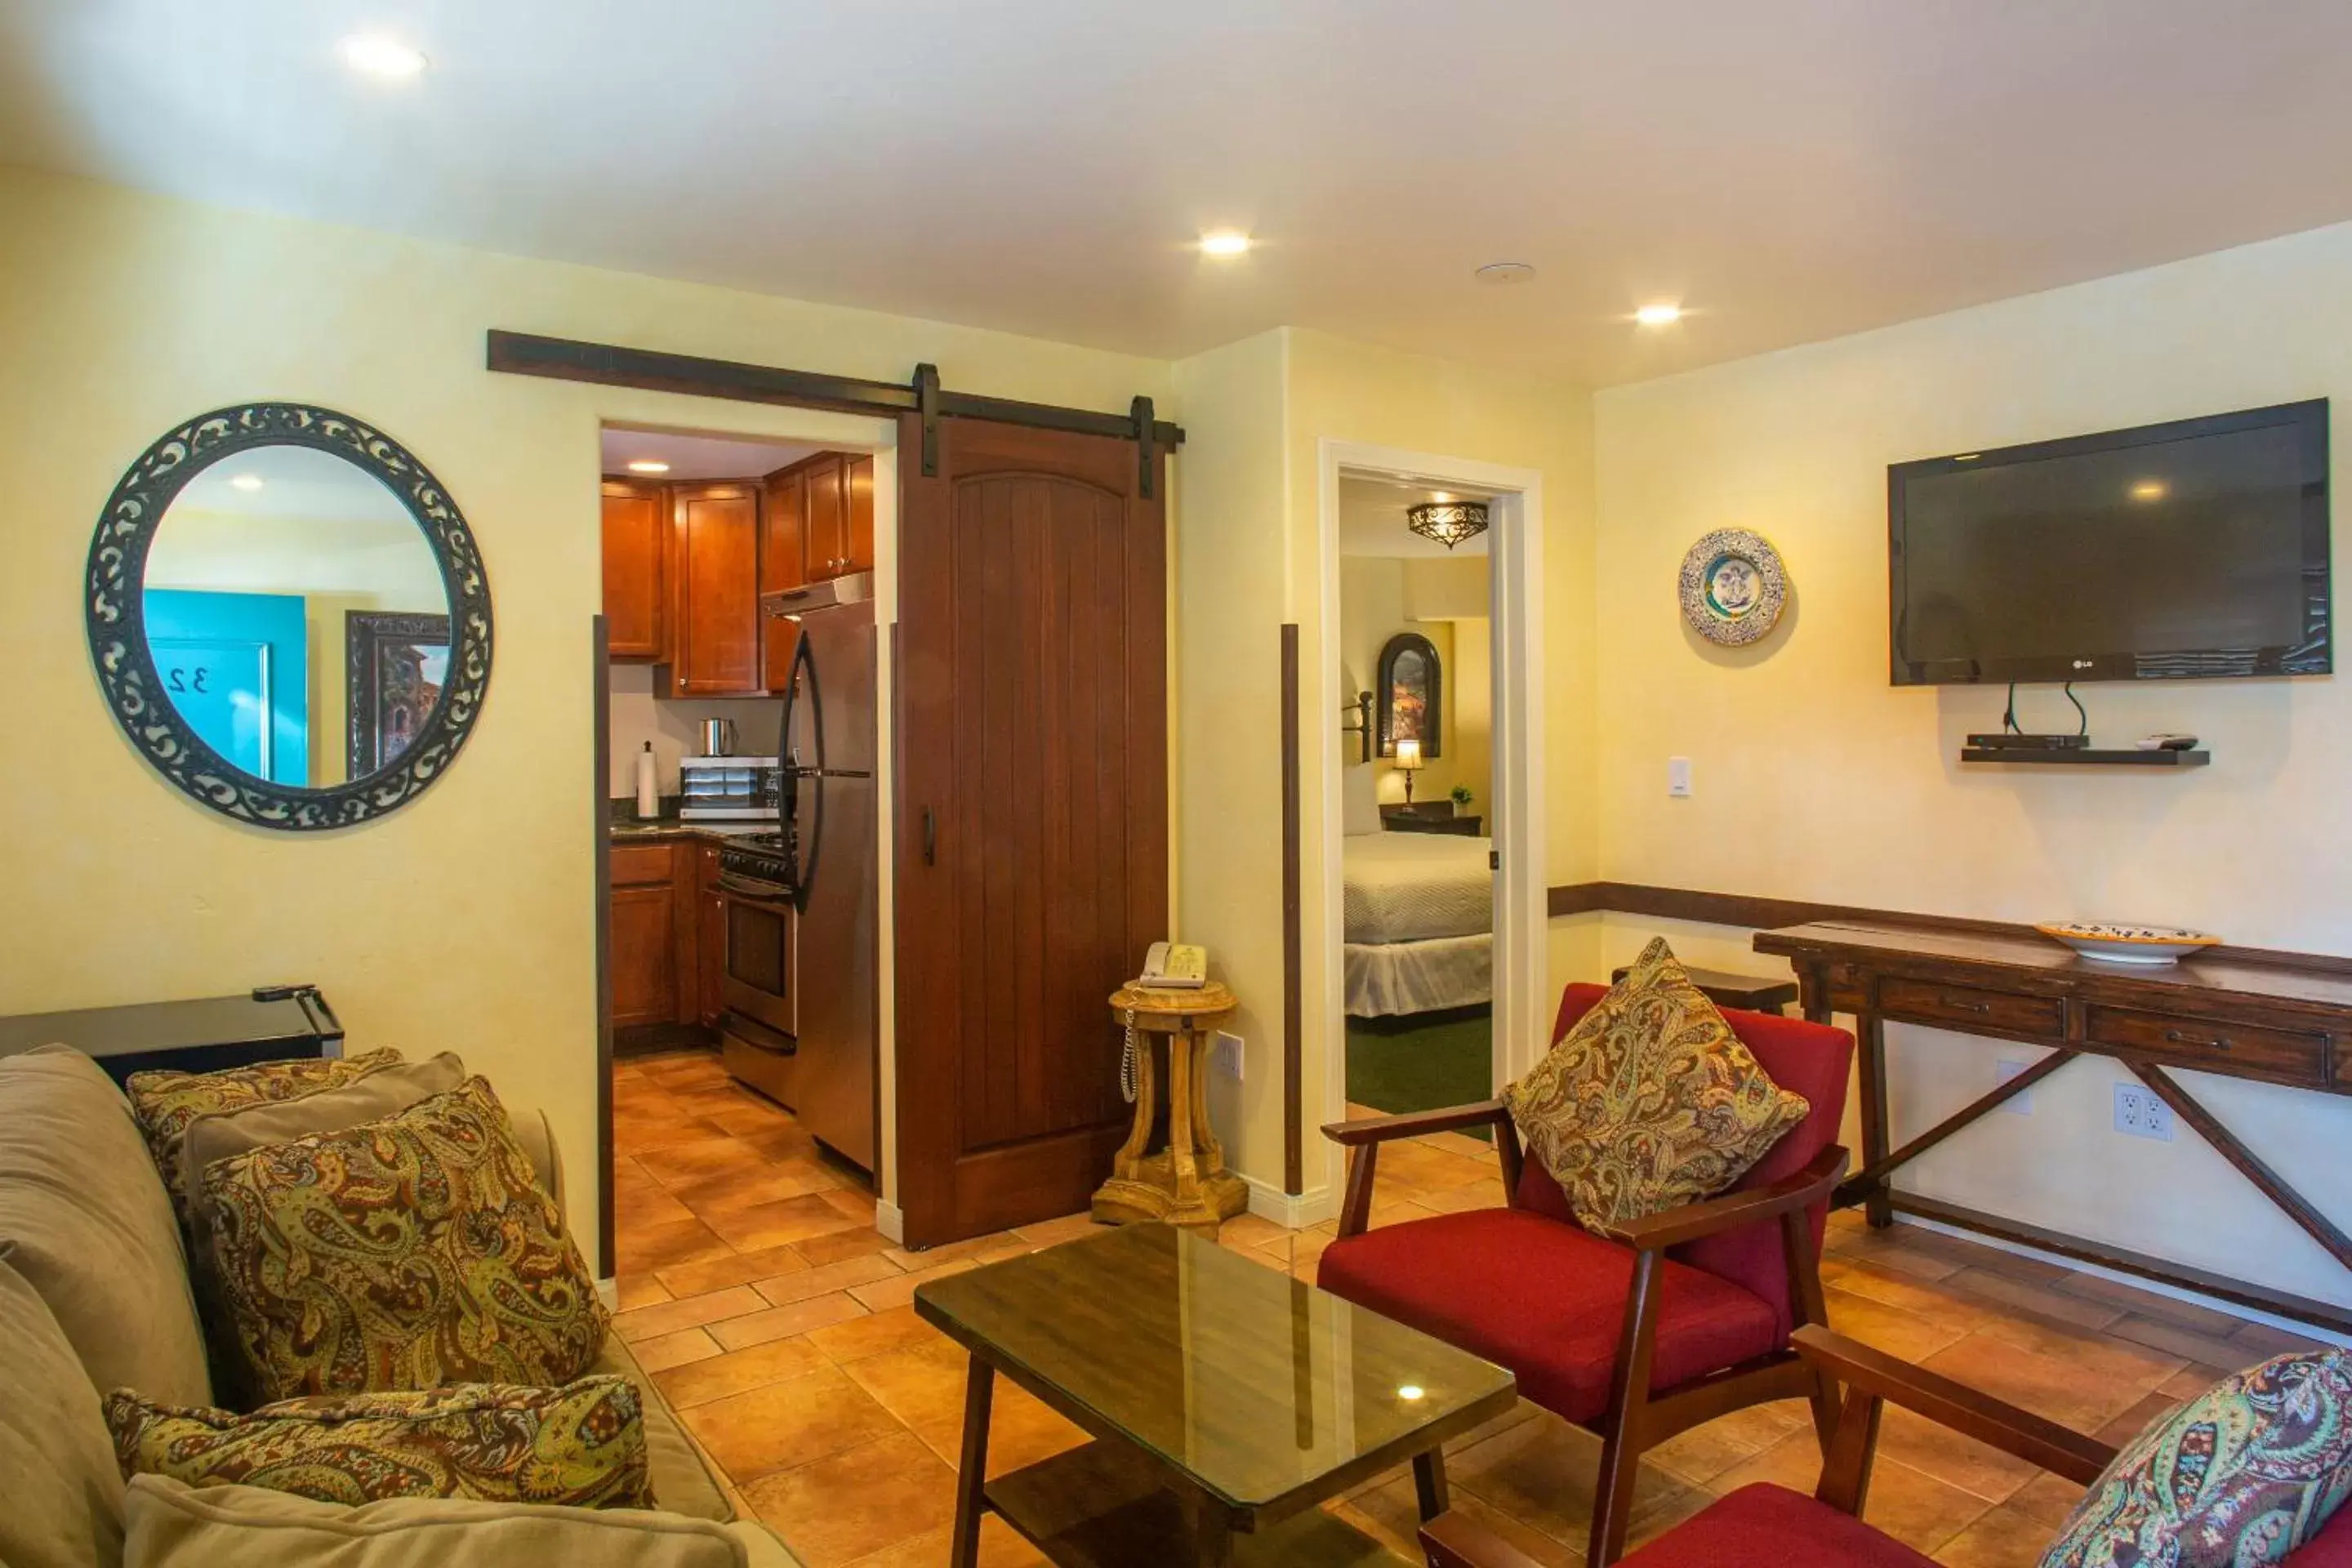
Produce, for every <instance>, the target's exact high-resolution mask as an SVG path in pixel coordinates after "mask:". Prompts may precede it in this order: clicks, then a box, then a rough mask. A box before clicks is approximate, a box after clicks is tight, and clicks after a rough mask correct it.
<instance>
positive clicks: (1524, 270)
mask: <svg viewBox="0 0 2352 1568" xmlns="http://www.w3.org/2000/svg"><path fill="white" fill-rule="evenodd" d="M1535 275H1536V269H1535V268H1532V267H1530V266H1528V264H1527V263H1526V262H1524V261H1490V262H1488V263H1486V266H1484V267H1481V268H1478V270H1477V271H1476V272H1475V273H1474V274H1472V276H1473V277H1475V278H1476V279H1478V281H1479V282H1481V283H1524V282H1526V281H1527V280H1528V279H1530V278H1533V277H1534V276H1535Z"/></svg>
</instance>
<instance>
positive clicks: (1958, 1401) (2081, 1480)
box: [1790, 1323, 2115, 1510]
mask: <svg viewBox="0 0 2352 1568" xmlns="http://www.w3.org/2000/svg"><path fill="white" fill-rule="evenodd" d="M1790 1342H1792V1344H1794V1347H1797V1354H1800V1356H1804V1359H1806V1361H1809V1363H1811V1366H1816V1368H1821V1371H1822V1373H1828V1375H1830V1377H1834V1380H1837V1383H1844V1384H1846V1411H1844V1415H1842V1417H1839V1422H1837V1450H1842V1448H1844V1446H1846V1429H1849V1427H1855V1425H1861V1422H1855V1420H1853V1417H1855V1415H1858V1405H1870V1408H1867V1411H1865V1413H1863V1415H1865V1420H1867V1425H1870V1429H1872V1432H1874V1429H1877V1417H1879V1413H1877V1405H1879V1401H1886V1399H1891V1401H1895V1404H1898V1405H1903V1408H1906V1411H1915V1413H1919V1415H1927V1417H1928V1420H1931V1422H1936V1425H1938V1427H1950V1429H1952V1432H1959V1434H1961V1436H1973V1438H1976V1441H1978V1444H1990V1446H1992V1448H2000V1450H2001V1453H2013V1455H2016V1458H2021V1460H2025V1462H2028V1465H2039V1467H2042V1469H2046V1471H2051V1474H2058V1477H2065V1479H2067V1481H2074V1483H2077V1486H2091V1483H2094V1481H2098V1477H2100V1474H2103V1471H2105V1469H2107V1465H2110V1462H2112V1460H2115V1448H2112V1446H2110V1444H2103V1441H2098V1438H2095V1436H2084V1434H2082V1432H2074V1429H2072V1427H2061V1425H2058V1422H2053V1420H2044V1417H2039V1415H2034V1413H2032V1411H2021V1408H2018V1405H2013V1404H2006V1401H2001V1399H1994V1396H1992V1394H1983V1392H1978V1389H1971V1387H1969V1384H1964V1383H1952V1380H1950V1377H1940V1375H1936V1373H1931V1371H1927V1368H1924V1366H1912V1363H1910V1361H1903V1359H1898V1356H1889V1354H1886V1352H1882V1350H1870V1347H1867V1344H1863V1342H1858V1340H1849V1338H1846V1335H1842V1333H1832V1331H1828V1328H1822V1326H1821V1323H1806V1326H1801V1328H1797V1333H1794V1335H1790ZM1855 1441H1861V1438H1855ZM1837 1450H1832V1455H1830V1465H1828V1467H1822V1477H1821V1483H1822V1488H1828V1486H1830V1481H1832V1474H1830V1471H1832V1469H1834V1467H1837V1462H1839V1458H1842V1455H1839V1453H1837ZM1858 1458H1861V1467H1863V1469H1861V1477H1863V1481H1865V1483H1867V1474H1870V1469H1867V1467H1870V1455H1867V1453H1863V1455H1858ZM1855 1490H1858V1488H1855ZM1822 1502H1837V1500H1834V1498H1830V1495H1822ZM1839 1507H1844V1504H1839ZM1858 1507H1861V1500H1855V1510H1858Z"/></svg>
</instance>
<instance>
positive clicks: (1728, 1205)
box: [1593, 1143, 1846, 1251]
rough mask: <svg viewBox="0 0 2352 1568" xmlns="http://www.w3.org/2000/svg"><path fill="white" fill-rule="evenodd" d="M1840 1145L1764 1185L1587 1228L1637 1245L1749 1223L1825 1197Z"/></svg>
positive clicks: (1673, 1242) (1671, 1243) (1839, 1165)
mask: <svg viewBox="0 0 2352 1568" xmlns="http://www.w3.org/2000/svg"><path fill="white" fill-rule="evenodd" d="M1845 1162H1846V1152H1845V1151H1844V1150H1843V1148H1840V1147H1839V1146H1838V1145H1836V1144H1834V1143H1833V1144H1832V1145H1830V1147H1828V1148H1826V1149H1824V1150H1822V1152H1820V1153H1818V1154H1816V1155H1814V1156H1813V1159H1812V1163H1811V1164H1809V1165H1807V1166H1806V1167H1805V1168H1804V1169H1803V1170H1801V1171H1799V1172H1797V1173H1795V1174H1793V1175H1788V1176H1783V1177H1781V1178H1780V1180H1779V1181H1777V1182H1774V1183H1773V1184H1771V1185H1770V1186H1769V1187H1758V1188H1756V1189H1755V1190H1754V1191H1752V1192H1745V1193H1731V1194H1726V1195H1725V1196H1723V1197H1719V1198H1708V1199H1706V1201H1705V1202H1703V1203H1696V1204H1685V1205H1683V1206H1682V1207H1680V1208H1675V1209H1667V1210H1666V1211H1665V1212H1664V1213H1663V1214H1654V1215H1643V1216H1642V1217H1641V1218H1640V1219H1628V1220H1620V1221H1617V1222H1616V1223H1614V1224H1610V1225H1600V1226H1594V1227H1593V1234H1594V1235H1595V1236H1599V1237H1603V1238H1604V1239H1606V1240H1610V1241H1613V1242H1617V1243H1618V1244H1620V1245H1621V1246H1624V1247H1633V1248H1636V1249H1637V1250H1643V1251H1652V1250H1655V1249H1657V1248H1659V1247H1675V1246H1679V1245H1680V1244H1682V1243H1683V1242H1685V1241H1696V1240H1697V1239H1698V1238H1699V1237H1703V1236H1713V1235H1715V1234H1716V1233H1717V1232H1718V1231H1725V1230H1730V1229H1733V1228H1735V1227H1736V1226H1743V1225H1753V1224H1754V1223H1756V1222H1757V1221H1758V1220H1761V1219H1770V1218H1772V1217H1774V1216H1775V1215H1783V1214H1787V1213H1788V1212H1790V1210H1792V1209H1801V1208H1810V1207H1811V1206H1812V1205H1814V1204H1816V1203H1818V1202H1820V1201H1821V1200H1822V1199H1823V1198H1825V1197H1827V1196H1828V1195H1829V1194H1830V1191H1831V1189H1832V1188H1834V1187H1835V1186H1836V1185H1837V1184H1838V1178H1839V1177H1840V1176H1843V1174H1845Z"/></svg>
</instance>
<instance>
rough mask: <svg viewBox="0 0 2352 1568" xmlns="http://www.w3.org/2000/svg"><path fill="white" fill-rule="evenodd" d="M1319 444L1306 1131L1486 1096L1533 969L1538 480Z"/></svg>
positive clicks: (1532, 1020)
mask: <svg viewBox="0 0 2352 1568" xmlns="http://www.w3.org/2000/svg"><path fill="white" fill-rule="evenodd" d="M1321 458H1322V462H1321V469H1322V472H1321V476H1320V479H1321V485H1320V491H1321V509H1320V510H1321V520H1320V521H1321V539H1320V544H1321V548H1320V552H1319V553H1320V558H1321V566H1322V583H1321V595H1322V628H1323V629H1322V635H1321V637H1320V639H1319V647H1318V649H1317V650H1316V653H1318V654H1319V656H1320V658H1321V661H1322V683H1323V686H1324V688H1325V690H1326V691H1327V693H1328V702H1327V704H1326V706H1325V707H1324V710H1323V711H1324V712H1325V713H1327V714H1329V715H1330V716H1331V719H1330V721H1328V722H1326V723H1322V724H1318V725H1317V726H1316V727H1315V731H1314V734H1313V748H1312V750H1310V751H1308V752H1307V756H1308V757H1310V758H1312V759H1314V761H1313V763H1310V764H1309V765H1310V766H1313V765H1316V764H1319V771H1320V773H1321V775H1322V777H1321V784H1322V786H1323V800H1324V805H1325V809H1324V813H1323V822H1324V824H1325V832H1324V835H1323V843H1322V845H1321V849H1322V856H1321V859H1322V871H1323V875H1322V878H1321V881H1322V889H1323V913H1324V919H1323V921H1322V939H1321V941H1320V942H1318V943H1315V944H1313V945H1311V946H1310V948H1309V951H1308V952H1307V954H1305V955H1303V956H1304V958H1305V960H1306V963H1307V968H1308V971H1309V973H1314V972H1315V971H1316V970H1317V969H1318V967H1319V969H1320V972H1321V973H1320V979H1321V982H1322V984H1321V985H1320V986H1319V988H1318V989H1319V992H1320V995H1321V999H1322V1001H1323V1004H1324V1008H1323V1022H1322V1026H1320V1027H1319V1028H1317V1029H1314V1030H1312V1031H1311V1033H1312V1034H1313V1035H1314V1036H1316V1037H1319V1041H1320V1044H1321V1045H1322V1047H1323V1071H1322V1073H1321V1075H1320V1076H1321V1078H1322V1083H1321V1086H1320V1089H1321V1094H1320V1099H1321V1101H1322V1104H1321V1105H1320V1107H1314V1106H1313V1100H1314V1099H1315V1098H1316V1096H1315V1094H1314V1092H1313V1090H1311V1089H1310V1091H1309V1095H1308V1099H1309V1105H1310V1109H1311V1110H1320V1111H1321V1114H1320V1115H1316V1114H1310V1115H1309V1116H1308V1117H1307V1124H1308V1125H1309V1126H1310V1127H1311V1126H1312V1125H1314V1124H1316V1123H1318V1122H1320V1121H1338V1120H1341V1119H1343V1118H1345V1117H1346V1116H1347V1115H1348V1114H1349V1109H1348V1108H1349V1106H1350V1105H1351V1104H1352V1105H1358V1106H1362V1107H1366V1108H1369V1109H1370V1110H1377V1111H1382V1112H1388V1113H1391V1114H1393V1113H1396V1112H1401V1111H1409V1110H1430V1109H1434V1108H1436V1107H1439V1106H1444V1105H1454V1104H1461V1103H1463V1102H1465V1101H1468V1100H1481V1099H1484V1098H1486V1096H1487V1095H1489V1094H1491V1093H1493V1092H1494V1091H1495V1090H1496V1089H1497V1088H1498V1087H1499V1086H1500V1085H1502V1084H1504V1083H1506V1082H1507V1081H1509V1079H1512V1078H1513V1077H1515V1076H1517V1074H1518V1073H1519V1072H1521V1071H1523V1070H1525V1068H1526V1067H1527V1066H1528V1065H1529V1064H1530V1063H1531V1062H1532V1061H1533V1060H1534V1059H1535V1057H1536V1055H1537V1054H1538V1052H1539V1049H1540V1043H1539V1042H1540V1035H1541V1028H1542V1026H1541V1022H1540V1019H1541V1016H1542V989H1543V985H1544V980H1545V968H1546V963H1545V906H1544V900H1545V889H1544V886H1543V882H1544V878H1543V862H1544V858H1545V856H1544V845H1545V837H1544V829H1543V820H1542V817H1543V814H1542V802H1541V797H1540V791H1539V783H1540V779H1539V775H1540V763H1539V759H1540V757H1541V755H1542V742H1541V731H1540V723H1541V712H1542V705H1541V700H1540V693H1539V685H1540V680H1541V674H1542V671H1541V662H1542V660H1541V647H1542V640H1541V639H1542V632H1541V626H1542V609H1541V592H1540V584H1541V527H1540V510H1541V499H1540V493H1539V480H1538V476H1537V475H1536V474H1535V473H1533V472H1532V471H1529V470H1525V469H1514V468H1499V467H1496V466H1495V465H1491V464H1483V463H1475V462H1471V461H1468V460H1466V459H1457V458H1444V457H1437V456H1432V455H1428V454H1422V453H1414V452H1409V451H1402V450H1396V449H1391V448H1381V447H1364V446H1359V445H1354V444H1350V443H1345V442H1339V441H1331V440H1326V441H1324V442H1322V443H1321ZM1309 657H1314V655H1313V654H1310V655H1309ZM1310 1081H1311V1079H1310ZM1317 1142H1323V1141H1321V1140H1317ZM1325 1151H1326V1152H1325V1160H1326V1162H1327V1163H1326V1164H1325V1167H1324V1172H1323V1175H1324V1183H1323V1185H1324V1190H1325V1192H1326V1193H1327V1194H1330V1196H1331V1197H1332V1198H1336V1195H1337V1194H1338V1192H1339V1186H1340V1184H1341V1165H1342V1162H1341V1160H1340V1158H1339V1152H1338V1151H1337V1150H1336V1148H1335V1147H1334V1146H1331V1145H1328V1144H1326V1145H1325ZM1310 1185H1312V1183H1310ZM1307 1205H1308V1206H1320V1205H1315V1204H1314V1202H1313V1197H1312V1196H1309V1197H1308V1200H1307Z"/></svg>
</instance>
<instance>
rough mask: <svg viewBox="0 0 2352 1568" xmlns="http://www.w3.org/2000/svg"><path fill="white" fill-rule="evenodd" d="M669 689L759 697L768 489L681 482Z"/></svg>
mask: <svg viewBox="0 0 2352 1568" xmlns="http://www.w3.org/2000/svg"><path fill="white" fill-rule="evenodd" d="M672 493H673V495H674V498H675V500H674V501H673V524H672V530H671V558H670V564H671V567H672V575H673V576H674V577H675V578H676V579H677V585H676V588H675V590H674V592H673V594H672V595H671V599H670V611H671V622H670V648H669V682H668V690H667V692H665V693H664V695H667V696H672V697H757V696H760V695H761V693H763V692H764V691H765V690H766V685H765V675H766V672H765V670H764V669H763V668H761V647H760V491H759V489H758V487H757V486H754V485H751V484H744V483H727V484H714V485H678V486H676V487H674V489H673V492H672Z"/></svg>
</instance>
